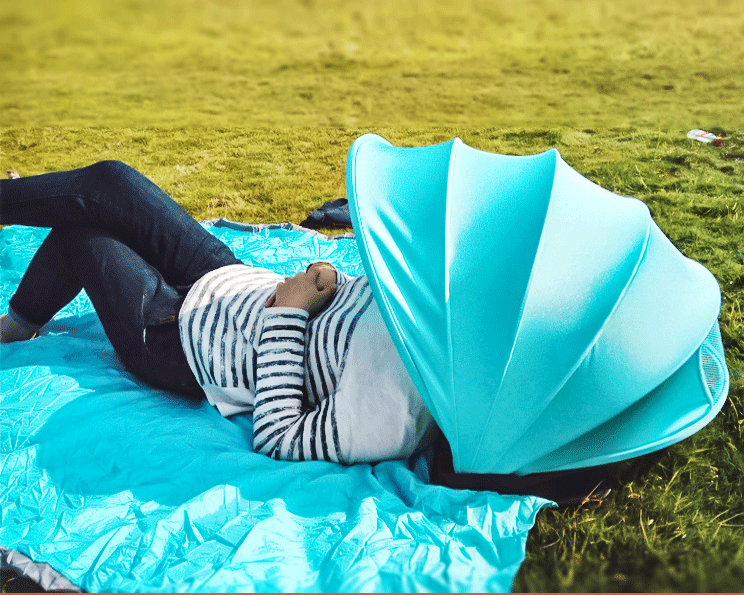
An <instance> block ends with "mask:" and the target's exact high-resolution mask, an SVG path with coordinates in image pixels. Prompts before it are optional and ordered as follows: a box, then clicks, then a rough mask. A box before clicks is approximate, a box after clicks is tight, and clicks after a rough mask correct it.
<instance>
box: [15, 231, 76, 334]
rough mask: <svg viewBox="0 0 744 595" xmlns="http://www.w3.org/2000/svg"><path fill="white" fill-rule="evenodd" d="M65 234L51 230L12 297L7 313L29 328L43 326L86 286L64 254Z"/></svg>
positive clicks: (35, 328)
mask: <svg viewBox="0 0 744 595" xmlns="http://www.w3.org/2000/svg"><path fill="white" fill-rule="evenodd" d="M66 237H67V236H66V235H65V234H64V233H62V232H61V231H60V230H58V229H52V231H50V232H49V235H48V236H47V237H46V238H45V239H44V241H43V242H42V243H41V246H40V247H39V249H38V250H37V251H36V254H35V255H34V257H33V258H32V259H31V262H30V263H29V265H28V269H26V273H25V274H24V276H23V279H21V283H20V285H19V286H18V288H17V289H16V292H15V294H14V295H13V297H12V298H10V304H9V310H8V314H9V315H10V316H11V318H13V319H14V321H15V322H16V323H18V324H19V325H21V326H25V327H26V328H27V329H28V330H29V331H32V332H35V331H36V330H38V329H39V328H41V327H42V326H44V325H45V324H46V323H47V322H49V321H50V320H51V319H52V317H53V316H54V315H55V314H56V313H57V312H59V311H60V310H61V309H62V308H64V307H65V306H66V305H67V304H68V303H70V302H71V301H72V300H73V299H75V296H77V294H78V293H80V290H81V289H82V288H83V286H82V284H81V283H80V280H79V279H78V277H77V275H76V274H75V273H74V272H73V271H72V269H71V267H70V265H69V261H68V259H67V256H66V255H65V242H64V239H66Z"/></svg>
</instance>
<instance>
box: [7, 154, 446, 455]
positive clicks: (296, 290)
mask: <svg viewBox="0 0 744 595" xmlns="http://www.w3.org/2000/svg"><path fill="white" fill-rule="evenodd" d="M0 201H1V203H0V224H2V225H10V224H15V225H26V226H33V227H49V228H51V231H50V233H49V235H48V236H47V237H46V239H45V240H44V242H43V243H42V245H41V246H40V247H39V250H38V251H37V252H36V254H35V255H34V258H33V259H32V261H31V263H30V264H29V267H28V269H27V271H26V273H25V275H24V277H23V279H22V280H21V283H20V284H19V286H18V288H17V290H16V292H15V294H14V295H13V297H12V298H11V300H10V304H9V308H8V313H7V314H5V315H3V316H0V341H1V342H3V343H11V342H15V341H21V340H28V339H32V338H35V337H37V336H38V334H39V332H40V331H42V330H43V327H44V325H45V324H46V323H48V322H49V321H50V320H51V319H52V318H53V316H54V315H55V314H56V313H57V312H58V311H59V310H60V309H61V308H63V307H64V306H65V305H66V304H67V303H69V302H70V301H72V300H73V299H74V298H75V297H76V296H77V294H78V293H79V292H80V291H81V290H82V289H85V291H86V293H87V294H88V297H89V298H90V300H91V302H92V304H93V306H94V308H95V310H96V313H97V315H98V317H99V319H100V321H101V324H102V326H103V328H104V331H105V333H106V336H107V337H108V339H109V340H110V341H111V343H112V345H113V347H114V349H115V351H116V353H117V355H118V356H119V358H120V359H121V361H122V362H123V364H124V366H125V368H126V369H127V370H128V371H130V372H131V373H132V374H134V375H135V376H137V377H138V378H139V379H141V380H143V381H144V382H146V383H148V384H150V385H152V386H154V387H155V388H159V389H165V390H167V391H170V392H172V393H174V394H177V395H180V396H181V397H182V398H186V399H195V400H201V399H206V400H207V401H208V402H209V403H210V404H211V405H213V406H214V407H215V408H216V409H217V410H218V411H219V413H220V414H222V415H223V416H225V417H229V416H232V415H235V414H241V413H252V414H253V422H254V436H253V445H254V449H255V451H256V452H260V453H263V454H266V455H268V456H270V457H274V458H276V459H283V460H293V461H302V460H327V461H334V462H339V463H344V464H352V463H357V462H378V461H382V460H389V459H400V458H407V457H409V456H411V455H412V454H414V453H415V452H417V451H419V450H421V449H423V448H425V447H426V446H428V445H429V444H431V442H433V440H434V439H435V437H436V435H437V426H436V424H435V422H434V420H433V418H432V416H431V413H430V412H429V410H428V409H427V408H426V406H425V404H424V403H423V401H422V399H421V397H420V395H419V393H418V392H417V390H416V388H415V386H414V384H413V382H412V381H411V379H410V376H409V375H408V372H407V370H406V368H405V366H404V364H403V362H402V361H401V359H400V357H399V356H398V353H397V350H396V349H395V346H394V345H393V343H392V340H391V338H390V336H389V334H388V332H387V329H386V328H385V324H384V321H383V320H382V316H381V314H380V311H379V309H378V307H377V304H376V303H375V300H374V297H373V295H372V291H371V289H370V286H369V283H368V281H367V278H366V277H365V276H361V277H350V276H347V275H344V274H343V273H342V272H341V271H338V270H336V269H335V267H333V265H332V264H331V263H328V262H323V261H319V262H314V263H311V264H310V265H309V266H308V267H307V269H305V270H304V271H298V272H297V273H296V274H295V275H293V276H291V277H288V278H284V277H282V276H280V275H278V274H276V273H274V272H272V271H270V270H268V269H265V268H260V267H251V266H249V265H247V264H245V263H243V262H242V261H240V260H239V259H238V258H236V257H235V255H234V254H233V253H232V252H231V251H230V249H229V248H228V247H227V246H226V245H225V244H224V243H222V242H221V241H220V240H219V239H218V238H216V237H215V236H213V235H212V234H210V233H209V232H208V231H206V230H205V229H204V228H203V227H202V226H201V225H200V224H199V223H198V222H197V221H196V220H195V219H193V218H192V217H191V216H190V215H189V214H188V213H187V212H186V211H185V210H184V209H183V208H182V207H181V206H180V205H178V203H176V202H175V201H174V200H173V199H171V198H170V197H169V196H168V195H167V194H166V193H165V192H163V190H161V189H160V188H159V187H158V186H156V185H155V184H154V183H153V182H152V181H150V180H149V179H147V178H146V177H145V176H143V175H142V174H140V173H139V172H137V171H136V170H134V169H133V168H131V167H129V166H128V165H126V164H124V163H121V162H118V161H102V162H99V163H95V164H93V165H90V166H88V167H83V168H80V169H75V170H71V171H61V172H52V173H47V174H42V175H38V176H30V177H25V178H18V179H8V180H0Z"/></svg>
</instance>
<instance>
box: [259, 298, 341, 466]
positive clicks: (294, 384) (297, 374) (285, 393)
mask: <svg viewBox="0 0 744 595" xmlns="http://www.w3.org/2000/svg"><path fill="white" fill-rule="evenodd" d="M307 321H308V312H307V311H306V310H304V309H302V308H294V307H281V306H279V307H276V306H275V307H272V308H267V309H266V310H265V311H264V323H263V331H262V334H261V340H260V342H259V346H258V353H257V371H256V396H255V401H254V412H253V424H254V425H253V447H254V450H255V451H256V452H260V453H263V454H265V455H267V456H270V457H273V458H276V459H282V460H290V461H302V460H313V459H317V460H327V461H334V462H342V459H343V457H342V455H341V453H340V447H339V441H338V434H337V431H336V424H335V423H334V422H335V406H334V405H335V401H334V396H333V395H330V396H329V398H327V399H325V400H324V401H322V402H321V404H320V405H319V406H318V407H316V408H315V409H313V410H311V411H303V410H302V386H303V383H304V376H305V367H304V356H305V328H306V326H307Z"/></svg>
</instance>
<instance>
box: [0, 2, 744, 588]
mask: <svg viewBox="0 0 744 595" xmlns="http://www.w3.org/2000/svg"><path fill="white" fill-rule="evenodd" d="M0 39H2V42H1V45H0V63H1V64H2V68H0V89H1V90H0V114H1V115H2V116H1V119H0V172H2V173H3V175H4V172H5V171H6V170H10V169H15V170H17V171H18V172H19V173H20V174H21V175H22V176H25V175H32V174H37V173H42V172H45V171H52V170H57V169H65V168H72V167H77V166H82V165H85V164H88V163H91V162H93V161H96V160H98V159H102V158H110V159H121V160H124V161H126V162H128V163H130V164H131V165H133V166H134V167H136V168H137V169H139V170H140V171H142V172H143V173H145V174H146V175H148V176H149V177H150V178H152V179H153V180H155V181H156V182H157V183H158V184H160V185H161V186H162V187H163V188H164V189H165V190H166V191H167V192H169V193H170V194H171V195H172V196H173V197H174V198H175V199H176V200H178V201H179V202H180V203H181V204H183V205H184V206H185V207H186V209H187V210H188V211H189V212H190V213H192V214H193V215H194V216H195V217H197V218H198V219H207V218H212V217H226V218H230V219H234V220H239V221H247V222H280V221H292V222H295V223H299V222H300V221H302V220H303V219H304V218H305V216H306V215H307V214H308V213H309V212H310V211H311V210H313V209H314V208H317V207H318V206H320V205H321V204H322V203H324V202H325V201H327V200H331V199H333V198H337V197H339V196H344V195H345V187H344V173H345V159H346V152H347V151H348V148H349V146H350V144H351V143H352V142H353V140H354V139H355V138H356V137H357V136H359V135H360V134H362V133H364V132H367V131H373V132H376V133H378V134H381V135H382V136H384V137H386V138H387V139H388V140H390V141H391V142H393V143H394V144H398V145H407V146H413V145H423V144H430V143H434V142H440V141H444V140H448V139H450V138H452V137H453V136H460V137H461V138H462V139H463V140H464V141H465V142H466V143H467V144H469V145H471V146H473V147H476V148H479V149H484V150H487V151H494V152H499V153H512V154H530V153H535V152H538V151H543V150H545V149H548V148H550V147H557V148H558V149H559V150H560V152H561V154H562V155H563V157H564V159H565V160H566V161H567V162H568V163H569V164H570V165H571V166H572V167H574V168H575V169H576V170H578V171H579V172H580V173H582V174H583V175H585V176H586V177H587V178H589V179H590V180H592V181H594V182H597V183H599V184H600V185H602V186H603V187H605V188H608V189H610V190H612V191H614V192H617V193H619V194H624V195H628V196H634V197H637V198H640V199H641V200H643V201H644V202H645V203H646V204H647V205H648V206H649V208H650V209H651V213H652V215H653V217H654V219H655V221H656V222H657V223H658V225H659V226H660V227H661V229H662V230H663V231H664V232H665V233H666V234H667V236H668V237H669V238H670V239H671V240H672V241H673V242H674V244H675V245H676V246H677V247H678V248H679V249H680V250H681V251H682V252H683V253H684V254H686V255H687V256H689V257H691V258H693V259H695V260H698V261H700V262H702V263H703V264H704V265H705V266H707V267H708V268H709V269H710V270H711V271H712V272H713V274H714V275H715V276H716V278H717V279H718V281H719V284H720V286H721V290H722V306H721V316H720V322H721V329H722V335H723V342H724V348H725V350H726V356H727V361H728V364H729V370H730V373H731V389H730V392H729V400H728V401H727V403H726V404H725V406H724V408H723V410H722V411H721V413H720V414H719V415H718V416H717V417H716V419H715V420H714V421H713V422H711V424H709V425H708V426H707V427H706V428H705V429H703V430H702V431H700V432H699V433H698V434H696V435H695V436H693V437H692V438H690V439H688V440H686V441H684V442H682V443H680V444H678V445H676V446H674V447H672V448H670V449H669V451H668V452H667V453H666V454H664V456H663V457H661V458H660V459H659V460H657V461H656V462H653V463H650V464H649V465H647V467H648V468H647V469H645V470H642V469H641V468H640V467H637V466H636V467H632V466H631V467H629V468H628V469H626V470H625V471H624V475H623V477H624V480H625V483H624V486H623V487H622V489H619V490H615V491H613V492H612V493H611V494H610V495H609V497H607V498H605V499H604V500H603V501H602V502H601V503H600V502H592V503H586V504H585V505H583V506H580V507H578V508H574V509H570V510H564V511H555V510H547V511H544V512H541V513H540V515H539V517H538V522H537V524H536V527H535V529H534V530H533V531H532V532H531V534H530V538H529V541H528V544H527V560H526V562H525V564H524V565H523V567H522V569H521V571H520V573H519V575H518V576H517V580H516V584H515V589H516V590H526V591H545V590H560V591H565V590H579V591H582V590H620V591H639V590H643V591H661V590H671V591H679V590H685V591H721V590H734V591H739V590H741V589H742V586H743V585H744V494H743V492H744V457H743V456H742V447H743V445H744V440H743V439H742V438H743V434H744V380H743V379H742V374H744V213H743V212H742V211H743V210H744V123H743V122H742V118H743V115H742V114H744V11H742V10H741V3H740V2H739V1H738V0H730V1H727V0H701V1H696V2H691V1H689V0H643V1H641V0H618V1H616V2H610V1H607V0H593V1H590V0H541V1H531V2H524V3H519V2H506V1H486V0H455V1H445V0H396V1H394V2H393V1H392V0H390V1H388V0H383V1H381V2H369V1H357V0H350V1H347V2H342V1H341V0H338V1H330V0H304V1H301V0H296V1H293V0H277V1H275V2H258V1H253V2H247V1H238V0H234V1H229V0H180V1H179V0H163V1H162V2H146V1H144V0H142V1H140V0H127V1H115V0H112V1H109V2H94V1H93V0H83V1H80V2H74V3H68V2H65V1H62V0H55V1H51V0H50V1H47V2H39V3H25V4H24V3H18V2H11V1H10V0H0ZM692 128H705V129H709V130H713V131H715V132H718V133H719V134H723V135H725V138H726V140H725V143H724V144H723V145H722V146H721V147H713V146H710V145H704V144H702V143H696V142H693V141H690V140H688V139H686V138H685V133H686V132H687V131H688V130H689V129H692ZM325 231H329V230H325Z"/></svg>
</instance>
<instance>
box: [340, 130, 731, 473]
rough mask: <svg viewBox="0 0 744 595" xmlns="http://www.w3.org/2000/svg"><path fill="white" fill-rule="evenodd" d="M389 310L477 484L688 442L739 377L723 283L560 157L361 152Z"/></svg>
mask: <svg viewBox="0 0 744 595" xmlns="http://www.w3.org/2000/svg"><path fill="white" fill-rule="evenodd" d="M346 181H347V194H348V199H349V206H350V212H351V217H352V222H353V225H354V230H355V232H356V239H357V244H358V246H359V251H360V254H361V257H362V261H363V263H364V267H365V271H366V273H367V276H368V278H369V281H370V285H371V286H372V289H373V292H374V296H375V299H376V300H377V302H378V304H379V306H380V311H381V312H382V314H383V318H384V320H385V323H386V325H387V327H388V330H389V332H390V333H391V335H392V337H393V341H394V343H395V346H396V348H397V349H398V352H399V354H400V356H401V358H402V359H403V362H404V363H405V365H406V368H407V369H408V372H409V374H410V375H411V378H412V379H413V381H414V383H415V384H416V387H417V388H418V390H419V392H420V393H421V395H422V397H423V399H424V401H425V402H426V404H427V405H428V407H429V408H430V410H431V411H432V414H433V415H434V418H435V419H436V421H437V423H438V424H439V426H440V428H441V429H442V431H443V433H444V435H445V436H446V438H447V440H448V442H449V445H450V447H451V450H452V456H453V463H454V470H455V471H457V472H464V473H484V474H486V473H488V474H517V475H523V474H534V473H546V472H554V471H561V470H569V469H576V468H584V467H591V466H599V465H606V464H610V463H614V462H617V461H621V460H625V459H629V458H632V457H637V456H640V455H643V454H646V453H649V452H652V451H656V450H659V449H662V448H664V447H666V446H668V445H670V444H673V443H675V442H678V441H680V440H683V439H684V438H687V437H688V436H690V435H691V434H693V433H694V432H696V431H698V430H699V429H700V428H702V427H703V426H704V425H705V424H707V423H708V422H709V421H710V420H711V419H712V418H713V417H714V416H715V415H716V414H717V413H718V411H720V409H721V407H722V406H723V403H724V401H725V399H726V395H727V393H728V382H729V378H728V371H727V369H726V364H725V359H724V354H723V346H722V343H721V337H720V331H719V327H718V321H717V317H718V314H719V310H720V301H721V298H720V290H719V287H718V284H717V282H716V280H715V278H714V277H713V275H712V274H711V273H710V272H709V271H708V270H707V269H706V268H705V267H703V266H702V265H700V264H699V263H697V262H694V261H692V260H690V259H688V258H686V257H685V256H683V255H682V254H681V253H680V252H679V251H678V250H677V249H676V248H675V247H674V246H673V245H672V243H671V242H670V241H669V240H668V239H667V238H666V237H665V236H664V234H663V233H662V232H661V230H660V229H659V228H658V227H657V225H656V224H655V223H654V222H653V220H652V219H651V216H650V214H649V211H648V208H647V207H646V206H645V205H644V204H643V203H642V202H640V201H639V200H636V199H632V198H626V197H622V196H618V195H616V194H614V193H612V192H609V191H607V190H605V189H603V188H601V187H600V186H598V185H596V184H594V183H593V182H590V181H589V180H587V179H586V178H584V177H583V176H581V175H580V174H579V173H577V172H576V171H575V170H573V169H572V168H571V167H569V166H568V165H567V164H566V163H565V162H564V161H563V160H562V159H561V157H560V155H559V153H558V151H556V150H555V149H552V150H549V151H547V152H545V153H541V154H538V155H533V156H526V157H521V156H507V155H497V154H493V153H487V152H484V151H479V150H476V149H473V148H471V147H468V146H467V145H465V144H464V143H463V142H462V141H460V140H459V139H453V140H451V141H449V142H446V143H442V144H438V145H433V146H426V147H417V148H401V147H394V146H392V145H391V144H390V143H389V142H387V141H386V140H385V139H383V138H381V137H379V136H377V135H373V134H366V135H364V136H362V137H360V138H358V139H357V140H356V141H355V143H354V144H353V145H352V147H351V149H350V151H349V157H348V162H347V174H346Z"/></svg>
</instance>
